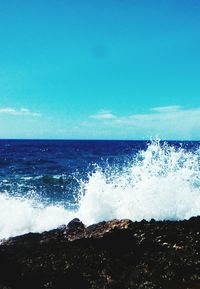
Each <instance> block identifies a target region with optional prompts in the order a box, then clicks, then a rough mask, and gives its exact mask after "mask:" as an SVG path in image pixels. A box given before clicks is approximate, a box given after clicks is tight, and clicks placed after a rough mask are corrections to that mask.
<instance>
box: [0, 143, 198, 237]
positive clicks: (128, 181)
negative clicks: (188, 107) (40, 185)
mask: <svg viewBox="0 0 200 289" xmlns="http://www.w3.org/2000/svg"><path fill="white" fill-rule="evenodd" d="M199 160H200V150H197V151H196V152H193V153H192V152H186V151H185V150H184V149H181V148H179V149H175V148H174V147H172V146H169V145H167V144H165V145H162V146H161V145H160V143H159V142H158V141H155V142H152V143H151V144H150V145H149V146H148V148H147V150H146V151H141V152H139V153H138V154H137V155H136V156H134V157H133V159H132V160H131V161H129V163H126V164H124V166H123V168H121V167H120V168H119V167H118V166H117V165H116V166H111V167H109V166H108V167H107V169H104V170H102V169H101V168H100V167H96V170H95V171H94V173H93V174H91V175H90V176H89V178H88V181H85V182H83V181H80V193H79V196H80V197H79V209H78V210H76V211H70V210H67V209H65V208H64V207H62V206H55V205H54V206H53V205H51V206H44V205H43V204H42V203H40V201H36V200H33V199H30V198H29V199H26V198H18V197H11V196H9V195H6V194H1V195H0V238H8V237H10V236H16V235H19V234H24V233H27V232H30V231H31V232H42V231H44V230H49V229H52V228H55V227H57V226H59V225H61V224H66V223H68V222H69V221H70V220H71V219H72V218H75V217H78V218H80V219H81V220H82V221H83V222H84V223H85V224H86V225H89V224H92V223H96V222H99V221H102V220H110V219H113V218H118V219H122V218H129V219H131V220H133V221H136V220H137V221H140V220H142V219H146V220H150V219H151V218H154V219H156V220H165V219H167V220H182V219H188V218H190V217H192V216H196V215H199V214H200V169H199Z"/></svg>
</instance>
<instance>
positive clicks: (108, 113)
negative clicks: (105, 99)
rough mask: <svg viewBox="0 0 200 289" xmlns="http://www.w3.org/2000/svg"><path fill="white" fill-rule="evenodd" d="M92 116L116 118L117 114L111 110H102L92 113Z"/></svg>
mask: <svg viewBox="0 0 200 289" xmlns="http://www.w3.org/2000/svg"><path fill="white" fill-rule="evenodd" d="M90 117H91V118H94V119H99V120H109V119H115V115H114V114H112V112H111V111H109V110H100V111H99V112H97V113H96V114H93V115H91V116H90Z"/></svg>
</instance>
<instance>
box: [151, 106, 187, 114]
mask: <svg viewBox="0 0 200 289" xmlns="http://www.w3.org/2000/svg"><path fill="white" fill-rule="evenodd" d="M181 109H182V107H181V106H180V105H169V106H161V107H153V108H151V111H155V112H163V113H164V112H165V113H171V112H175V111H179V110H181Z"/></svg>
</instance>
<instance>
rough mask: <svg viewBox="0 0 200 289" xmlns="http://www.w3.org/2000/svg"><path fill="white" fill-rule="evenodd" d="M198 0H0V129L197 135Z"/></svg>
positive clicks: (49, 134)
mask: <svg viewBox="0 0 200 289" xmlns="http://www.w3.org/2000/svg"><path fill="white" fill-rule="evenodd" d="M199 31H200V1H199V0H84V1H83V0H34V1H27V0H6V1H4V0H0V138H24V139H134V140H135V139H150V138H155V137H156V138H160V139H179V140H184V139H186V140H200V125H199V124H200V33H199Z"/></svg>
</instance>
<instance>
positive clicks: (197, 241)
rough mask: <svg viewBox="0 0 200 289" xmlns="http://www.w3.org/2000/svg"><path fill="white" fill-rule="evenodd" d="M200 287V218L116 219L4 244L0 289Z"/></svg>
mask: <svg viewBox="0 0 200 289" xmlns="http://www.w3.org/2000/svg"><path fill="white" fill-rule="evenodd" d="M18 288H20V289H42V288H43V289H45V288H48V289H87V288H98V289H103V288H106V289H107V288H108V289H125V288H126V289H128V288H133V289H186V288H187V289H200V217H193V218H191V219H190V220H188V221H180V222H170V221H164V222H156V221H155V220H151V221H150V222H146V221H142V222H134V223H133V222H131V221H130V220H121V221H118V220H112V221H109V222H101V223H98V224H95V225H92V226H89V227H86V226H84V224H83V223H82V222H81V221H80V220H79V219H74V220H72V221H71V222H70V223H69V224H68V225H67V226H65V225H64V226H62V227H59V228H58V229H55V230H52V231H49V232H44V233H42V234H38V233H29V234H26V235H23V236H18V237H15V238H11V239H9V240H7V241H4V242H3V243H2V244H1V245H0V289H18Z"/></svg>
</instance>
